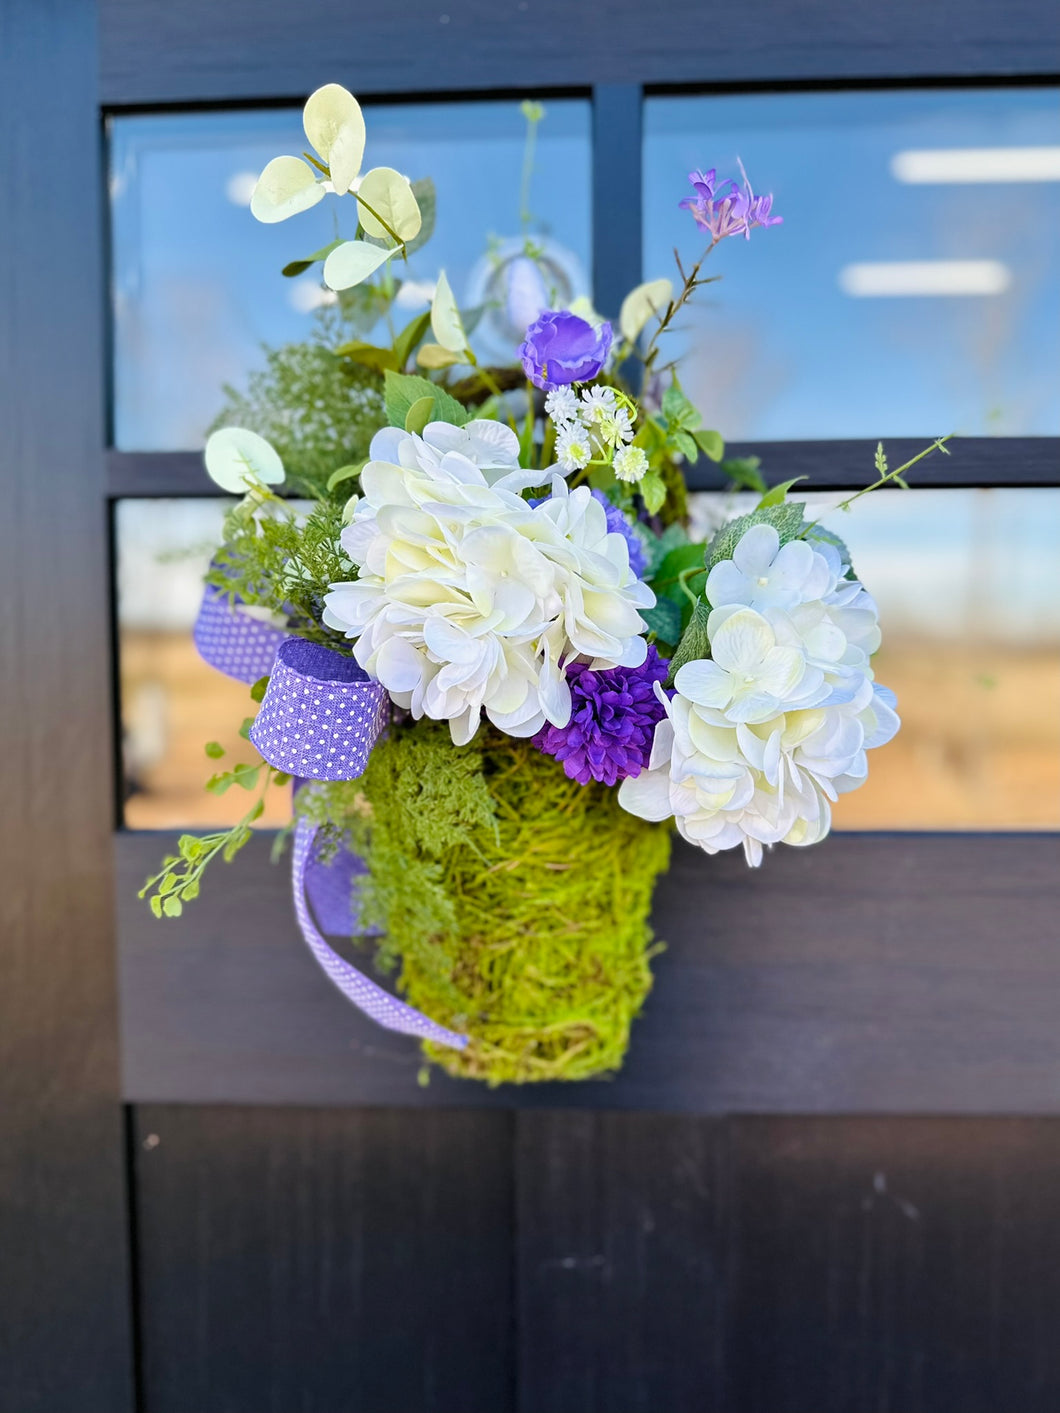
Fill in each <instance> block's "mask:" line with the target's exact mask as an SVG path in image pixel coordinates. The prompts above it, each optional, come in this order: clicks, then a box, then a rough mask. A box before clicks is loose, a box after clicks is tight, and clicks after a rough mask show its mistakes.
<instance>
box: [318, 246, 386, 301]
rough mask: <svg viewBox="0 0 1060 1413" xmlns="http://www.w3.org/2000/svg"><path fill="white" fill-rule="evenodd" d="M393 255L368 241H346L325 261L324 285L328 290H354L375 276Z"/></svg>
mask: <svg viewBox="0 0 1060 1413" xmlns="http://www.w3.org/2000/svg"><path fill="white" fill-rule="evenodd" d="M393 254H394V252H393V251H392V250H384V249H383V247H382V246H380V245H370V244H369V243H368V241H366V240H344V241H343V242H342V244H341V245H338V246H336V247H335V249H334V250H333V251H332V252H331V254H330V255H329V256H328V258H327V259H326V260H325V261H324V283H325V284H326V285H327V287H328V289H334V290H340V289H352V288H353V286H354V285H359V284H360V283H361V281H362V280H366V279H367V278H368V276H369V275H373V274H375V272H376V270H378V269H379V267H380V265H385V264H386V262H387V261H388V260H389V259H390V257H391V255H393Z"/></svg>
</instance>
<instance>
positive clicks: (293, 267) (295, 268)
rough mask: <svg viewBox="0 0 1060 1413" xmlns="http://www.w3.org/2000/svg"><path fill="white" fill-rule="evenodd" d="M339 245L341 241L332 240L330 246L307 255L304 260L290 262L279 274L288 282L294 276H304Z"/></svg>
mask: <svg viewBox="0 0 1060 1413" xmlns="http://www.w3.org/2000/svg"><path fill="white" fill-rule="evenodd" d="M341 244H342V241H341V240H333V241H332V242H331V244H330V245H325V246H322V247H321V248H320V249H319V250H317V251H314V253H313V254H312V255H307V256H306V257H305V259H304V260H292V261H291V262H290V264H289V265H285V266H284V267H283V269H282V270H281V271H280V274H281V275H286V276H287V278H288V279H289V280H291V279H294V277H295V275H304V274H305V272H306V271H307V270H308V269H310V268H311V267H312V266H313V265H315V264H316V263H317V261H318V260H326V259H327V258H328V256H329V255H330V254H331V252H332V251H333V250H335V249H336V248H337V247H338V246H340V245H341Z"/></svg>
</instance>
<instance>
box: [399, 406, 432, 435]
mask: <svg viewBox="0 0 1060 1413" xmlns="http://www.w3.org/2000/svg"><path fill="white" fill-rule="evenodd" d="M434 420H435V417H434V398H433V397H418V398H417V399H416V401H415V402H414V403H413V404H412V406H411V407H410V408H409V410H408V411H407V412H406V413H405V431H406V432H416V433H420V432H422V431H423V429H424V427H426V425H427V423H428V422H433V421H434Z"/></svg>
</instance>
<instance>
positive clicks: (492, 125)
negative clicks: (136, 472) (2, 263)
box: [110, 99, 591, 451]
mask: <svg viewBox="0 0 1060 1413" xmlns="http://www.w3.org/2000/svg"><path fill="white" fill-rule="evenodd" d="M366 117H367V122H368V147H367V151H366V154H365V161H366V164H369V165H372V166H391V167H396V168H397V169H398V170H399V171H401V172H405V173H407V174H408V175H409V176H410V177H411V178H413V179H414V180H415V179H418V178H421V177H431V178H432V179H433V180H434V183H435V186H436V189H437V193H438V224H437V229H436V232H435V234H434V236H433V237H432V239H431V240H430V241H429V242H428V244H427V245H426V246H425V247H424V248H423V250H422V251H420V252H419V253H417V254H415V255H413V257H412V258H411V260H410V263H409V265H408V267H407V269H406V278H407V280H408V283H407V284H406V285H405V288H404V289H403V290H402V292H401V294H400V295H399V307H398V310H397V313H398V315H399V316H400V317H401V318H402V320H403V321H407V320H408V319H409V318H411V317H412V316H413V315H414V314H416V313H418V312H419V311H420V310H422V309H425V308H426V307H427V302H428V299H429V292H430V289H431V287H432V285H433V281H434V279H435V277H436V275H437V273H438V271H439V269H442V268H444V269H445V270H446V272H447V274H448V276H449V279H450V282H451V284H452V286H453V289H454V291H455V292H456V294H457V297H458V299H460V300H461V302H462V303H463V304H464V306H465V307H468V306H473V305H479V304H483V303H486V302H488V301H490V300H491V299H492V298H493V297H494V296H495V294H496V289H495V286H494V285H491V277H492V276H494V275H495V271H496V267H497V261H498V259H500V260H503V259H505V257H507V256H510V255H511V254H512V253H513V249H514V248H515V247H517V246H518V243H519V242H518V238H519V237H520V236H521V234H522V225H521V216H520V213H521V206H522V199H521V183H522V165H523V145H524V131H525V122H524V119H523V117H522V114H521V112H520V108H519V104H518V103H516V102H503V103H501V102H487V103H459V104H423V103H421V104H401V105H394V104H384V105H373V106H371V107H370V108H367V109H366ZM110 138H111V202H112V228H113V260H114V268H113V298H114V331H115V336H114V356H115V370H114V439H115V445H116V446H118V447H120V448H122V449H124V450H138V451H166V450H188V449H192V448H195V447H198V446H201V445H202V442H203V439H204V433H205V431H206V429H207V428H208V427H209V425H210V424H211V422H212V421H213V419H214V418H215V417H216V415H217V412H218V410H219V407H220V405H221V388H222V385H223V384H224V383H226V382H228V383H233V384H236V385H239V384H241V383H243V381H244V379H245V375H246V373H247V372H248V370H250V369H252V368H254V367H257V366H259V365H260V363H261V344H262V343H263V342H265V343H269V344H279V343H284V342H287V341H292V340H299V339H304V338H305V337H306V336H307V335H308V333H309V331H310V328H311V324H312V317H313V311H314V309H315V308H316V307H318V306H319V304H320V301H321V298H322V296H323V293H324V292H323V291H322V289H321V285H320V276H319V270H320V267H319V266H317V267H315V269H314V270H313V271H310V272H309V273H307V274H305V275H302V276H299V277H298V278H296V279H293V280H285V279H283V278H282V277H281V275H280V270H281V269H282V267H283V266H284V265H286V264H287V263H288V262H289V261H291V260H295V259H298V258H300V257H302V256H305V255H308V254H311V253H312V252H313V251H315V250H319V249H320V248H321V247H322V246H324V245H326V244H328V243H329V242H330V241H332V240H333V239H334V238H335V235H336V227H335V221H336V217H337V216H338V215H339V214H340V213H341V218H342V220H343V222H344V225H343V227H342V230H341V234H343V235H346V236H352V235H353V234H354V231H353V228H352V226H351V224H350V223H351V222H355V221H356V216H355V208H354V206H353V203H352V201H348V202H337V201H335V200H334V199H333V198H332V199H326V200H325V201H322V202H320V203H319V204H318V205H317V206H316V207H314V208H313V209H312V210H311V211H307V212H305V213H303V214H302V215H300V216H296V217H293V218H292V219H291V220H289V221H284V222H281V223H279V224H278V225H272V226H263V225H260V224H259V223H258V222H257V221H255V220H254V219H253V217H252V216H251V215H250V211H249V209H248V205H249V201H250V192H251V189H252V188H253V185H254V181H255V178H256V177H257V174H258V173H259V172H260V171H261V169H262V168H263V167H264V166H265V164H266V162H268V161H269V159H270V158H272V157H274V156H276V155H277V154H278V153H281V152H290V153H296V154H297V153H300V152H301V151H302V150H303V149H304V147H305V145H306V141H305V136H304V134H303V132H302V127H301V111H300V110H299V109H294V110H290V109H284V110H270V111H266V112H241V113H184V114H154V115H145V116H138V117H121V118H115V119H112V120H111V125H110ZM589 164H590V155H589V106H588V104H587V103H585V102H583V101H580V100H573V99H566V100H562V101H550V102H549V103H547V104H546V116H545V119H544V121H543V122H542V123H541V125H540V127H539V129H538V134H537V145H536V157H535V163H534V177H533V180H532V183H531V186H530V193H529V195H530V207H531V211H532V221H531V222H530V230H531V233H532V234H534V235H535V236H540V237H542V242H543V245H544V249H545V255H546V258H547V260H548V264H549V269H550V275H551V276H552V277H553V278H554V282H555V286H556V290H557V294H558V296H559V297H560V298H561V299H563V300H566V299H568V298H573V297H576V296H577V295H579V294H586V293H588V284H587V279H588V263H589V248H590V234H589V232H590V212H589V192H590V185H591V183H590V166H589ZM519 336H520V337H521V331H520V335H519ZM476 339H477V340H478V344H479V348H480V350H481V351H482V353H483V354H484V355H485V356H486V357H488V358H490V359H493V360H496V359H503V360H504V361H510V360H511V359H512V357H513V355H514V351H515V344H516V343H517V342H518V339H517V338H516V339H513V337H512V333H511V330H510V329H508V328H507V327H506V323H505V320H504V318H503V310H501V309H496V310H493V311H492V312H489V313H487V314H486V315H485V316H484V317H483V320H482V322H481V324H480V326H479V329H478V331H477V333H476Z"/></svg>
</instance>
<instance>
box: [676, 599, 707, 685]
mask: <svg viewBox="0 0 1060 1413" xmlns="http://www.w3.org/2000/svg"><path fill="white" fill-rule="evenodd" d="M709 617H710V607H709V605H708V604H707V602H706V600H705V599H700V600H699V602H698V603H697V604H696V606H695V608H694V610H693V612H692V617H691V618H690V619H689V623H688V627H687V628H686V629H685V631H684V632H683V633H682V635H681V641H680V642H679V643H678V645H677V651H676V652H675V653H674V655H673V657H672V658H671V659H670V673H669V676H668V677H667V679H666V685H667V686H668V687H669V686H672V685H673V680H674V677H675V676H676V675H677V672H678V669H679V668H681V667H684V665H685V663H686V662H697V661H698V660H699V659H700V658H704V657H710V638H709V637H708V636H707V619H708V618H709Z"/></svg>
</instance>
